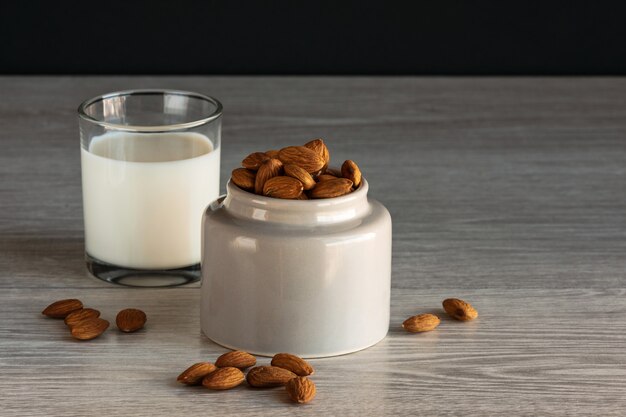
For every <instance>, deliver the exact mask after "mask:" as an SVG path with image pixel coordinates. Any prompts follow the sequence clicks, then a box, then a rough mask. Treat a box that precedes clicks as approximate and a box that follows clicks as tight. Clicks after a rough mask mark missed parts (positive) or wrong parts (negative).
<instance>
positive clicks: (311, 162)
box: [278, 146, 326, 174]
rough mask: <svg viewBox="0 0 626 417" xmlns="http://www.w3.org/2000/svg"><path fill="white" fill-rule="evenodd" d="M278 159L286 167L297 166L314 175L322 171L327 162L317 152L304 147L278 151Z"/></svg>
mask: <svg viewBox="0 0 626 417" xmlns="http://www.w3.org/2000/svg"><path fill="white" fill-rule="evenodd" d="M278 158H279V159H280V160H281V161H282V163H283V164H285V165H290V164H292V165H297V166H299V167H300V168H302V169H304V170H306V172H308V173H310V174H312V173H316V172H318V171H320V170H321V169H322V168H323V167H324V165H325V164H326V162H325V161H324V158H323V157H322V156H321V155H320V154H319V153H317V152H316V151H314V150H312V149H309V148H306V147H304V146H287V147H286V148H283V149H281V150H280V151H278Z"/></svg>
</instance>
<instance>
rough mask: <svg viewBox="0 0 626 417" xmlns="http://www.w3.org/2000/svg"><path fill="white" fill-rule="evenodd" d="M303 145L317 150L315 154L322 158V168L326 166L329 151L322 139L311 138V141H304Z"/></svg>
mask: <svg viewBox="0 0 626 417" xmlns="http://www.w3.org/2000/svg"><path fill="white" fill-rule="evenodd" d="M304 147H305V148H309V149H311V150H313V151H315V152H317V154H318V155H320V156H321V157H322V158H323V159H324V167H323V168H322V170H324V169H325V168H326V167H328V163H329V162H330V152H328V148H327V147H326V144H325V143H324V141H323V140H322V139H313V140H312V141H309V142H307V143H305V144H304Z"/></svg>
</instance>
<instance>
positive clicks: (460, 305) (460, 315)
mask: <svg viewBox="0 0 626 417" xmlns="http://www.w3.org/2000/svg"><path fill="white" fill-rule="evenodd" d="M443 309H444V310H446V313H448V315H449V316H450V317H452V318H454V319H457V320H461V321H469V320H474V319H475V318H476V317H478V312H477V311H476V310H475V309H474V307H472V305H471V304H470V303H468V302H465V301H463V300H460V299H458V298H448V299H445V300H443Z"/></svg>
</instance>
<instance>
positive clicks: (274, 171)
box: [254, 158, 283, 195]
mask: <svg viewBox="0 0 626 417" xmlns="http://www.w3.org/2000/svg"><path fill="white" fill-rule="evenodd" d="M282 173H283V163H282V162H280V161H279V160H278V159H273V158H272V159H268V160H266V161H265V162H263V163H262V164H261V166H260V167H259V170H258V171H257V173H256V180H255V181H254V192H255V193H257V194H261V195H263V186H264V185H265V183H266V182H267V180H269V179H270V178H274V177H277V176H279V175H281V174H282Z"/></svg>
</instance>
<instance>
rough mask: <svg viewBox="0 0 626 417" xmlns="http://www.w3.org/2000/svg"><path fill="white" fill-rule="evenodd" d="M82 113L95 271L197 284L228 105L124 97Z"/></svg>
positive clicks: (89, 250)
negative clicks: (204, 217)
mask: <svg viewBox="0 0 626 417" xmlns="http://www.w3.org/2000/svg"><path fill="white" fill-rule="evenodd" d="M78 115H79V125H80V142H81V166H82V183H83V213H84V218H85V252H86V261H87V269H88V270H89V272H90V273H91V274H92V275H94V276H95V277H97V278H100V279H103V280H106V281H109V282H113V283H118V284H123V285H130V286H173V285H180V284H186V283H188V282H193V281H196V280H198V279H199V277H200V241H201V239H200V233H201V219H202V214H203V212H204V209H205V208H206V207H207V205H208V204H209V203H210V202H211V201H213V200H215V199H216V198H217V197H218V194H219V177H220V132H221V115H222V105H221V104H220V102H219V101H217V100H216V99H214V98H211V97H207V96H204V95H202V94H197V93H192V92H186V91H174V90H133V91H121V92H116V93H111V94H105V95H102V96H99V97H95V98H92V99H90V100H87V101H85V102H84V103H83V104H81V105H80V107H79V108H78Z"/></svg>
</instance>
